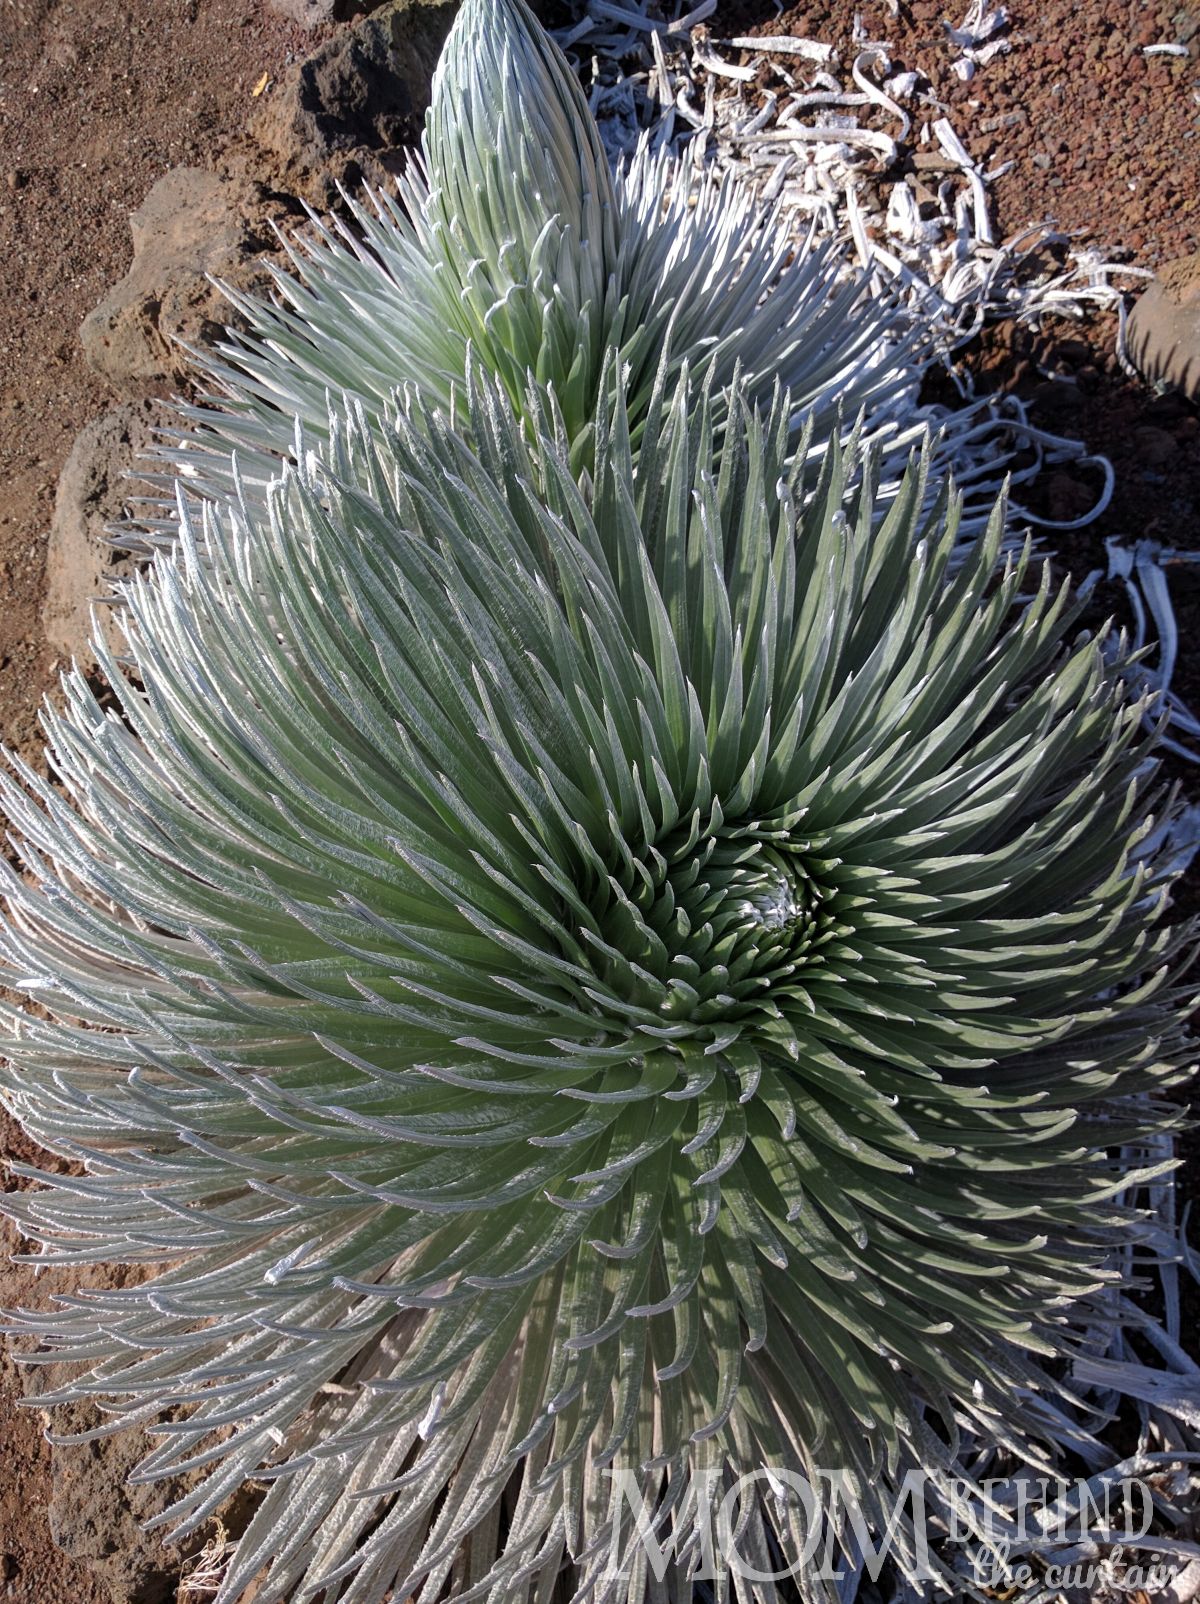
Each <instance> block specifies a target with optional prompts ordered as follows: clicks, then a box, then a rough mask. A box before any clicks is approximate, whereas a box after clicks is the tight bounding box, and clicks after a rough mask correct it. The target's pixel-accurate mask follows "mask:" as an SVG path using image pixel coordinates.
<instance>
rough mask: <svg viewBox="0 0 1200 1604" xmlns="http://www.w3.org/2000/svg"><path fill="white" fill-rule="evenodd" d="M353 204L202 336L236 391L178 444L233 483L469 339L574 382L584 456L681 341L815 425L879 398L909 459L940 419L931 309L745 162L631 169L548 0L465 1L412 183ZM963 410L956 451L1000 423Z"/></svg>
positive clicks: (639, 415)
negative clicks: (768, 195)
mask: <svg viewBox="0 0 1200 1604" xmlns="http://www.w3.org/2000/svg"><path fill="white" fill-rule="evenodd" d="M345 206H346V216H345V217H344V218H343V219H342V220H340V221H329V222H327V223H326V222H321V221H320V220H319V219H317V218H313V219H312V227H311V229H310V230H309V232H308V234H307V236H303V235H302V236H300V237H298V238H296V239H295V240H293V241H292V242H290V243H289V244H288V256H289V259H290V267H291V269H292V271H291V272H285V271H283V270H282V269H281V268H275V269H274V270H273V271H274V279H275V287H276V290H277V296H276V299H275V300H274V302H269V301H266V300H261V299H257V298H255V297H253V296H247V295H244V294H240V293H235V292H231V295H230V298H231V301H232V302H233V304H234V305H235V306H236V308H237V310H238V311H239V313H240V314H241V317H242V321H243V323H244V325H245V328H244V330H243V332H241V333H240V334H238V335H236V336H233V337H232V338H231V341H230V342H229V343H228V344H226V346H225V347H224V352H223V357H218V358H215V359H214V358H213V357H212V356H211V355H208V354H206V353H203V352H199V353H197V359H198V361H199V362H200V364H201V365H202V366H203V367H205V368H207V370H208V372H209V374H210V377H211V378H212V379H214V380H215V381H216V384H217V388H218V389H219V390H220V391H221V392H222V394H221V398H220V401H219V403H218V404H216V405H211V404H210V405H205V406H200V407H198V408H192V409H186V410H187V414H188V416H189V417H190V420H191V431H190V435H189V437H188V438H187V439H185V441H184V442H183V444H182V445H181V447H180V448H179V451H178V452H176V453H173V454H174V455H175V456H176V457H177V460H181V461H182V462H184V463H186V464H187V466H188V469H189V472H190V473H191V474H192V475H193V483H195V484H205V483H211V484H213V485H214V486H215V487H216V488H218V489H224V490H228V488H229V484H230V479H229V456H230V452H231V451H236V453H237V457H238V464H239V469H240V473H241V479H242V484H243V487H246V488H252V487H255V486H262V485H265V484H266V483H267V482H268V481H269V480H270V479H271V478H272V477H273V476H274V475H275V473H276V472H277V471H278V467H279V462H280V459H281V458H282V457H286V456H288V455H289V454H290V452H291V449H292V444H293V431H294V421H295V420H296V419H300V420H301V422H302V423H303V426H304V429H305V431H306V433H307V436H308V438H309V439H310V441H312V442H320V441H322V440H323V439H324V431H325V426H326V416H327V411H328V406H329V399H330V396H331V395H332V396H333V397H334V399H335V400H337V399H338V398H346V397H348V398H353V399H354V400H355V401H357V402H358V403H360V404H361V406H362V408H363V410H364V412H365V414H366V416H367V417H368V418H369V419H370V420H371V421H372V423H374V424H378V421H379V420H380V419H381V418H382V417H383V416H384V415H385V414H386V412H387V410H388V408H389V406H390V405H391V400H392V396H393V392H394V391H395V390H396V389H397V388H398V387H401V386H404V385H408V384H412V385H415V386H417V388H418V389H419V390H420V391H421V393H422V394H423V395H424V396H425V397H426V399H427V400H428V401H429V402H431V403H435V404H438V405H441V406H443V407H447V408H448V407H449V406H450V405H451V404H452V402H453V399H454V396H455V393H456V391H459V390H460V389H461V385H462V380H463V374H464V372H465V365H466V362H467V352H468V350H469V349H471V350H473V351H474V353H475V356H476V358H477V359H478V361H479V362H480V363H481V364H482V365H483V366H484V367H485V368H486V369H487V370H489V371H490V372H491V373H493V374H494V375H495V376H496V377H497V379H498V380H499V382H500V383H501V385H502V386H503V388H504V390H505V393H506V394H507V396H508V399H509V401H510V403H511V404H512V405H513V407H514V408H516V409H517V410H518V411H520V410H522V409H523V408H524V405H525V396H526V390H527V385H528V382H529V380H530V378H531V377H532V378H533V379H534V380H535V381H536V382H537V383H539V384H541V385H544V386H547V387H550V388H552V389H553V390H554V393H555V395H556V397H557V399H558V406H559V410H560V412H561V416H562V421H563V426H564V428H565V429H566V432H567V437H568V439H569V441H570V444H571V448H572V460H573V461H574V463H575V464H576V466H577V467H580V466H584V467H586V466H587V465H588V464H589V462H590V453H591V449H592V447H591V439H590V430H591V423H592V418H593V415H594V412H595V408H596V403H597V398H598V395H599V389H600V385H601V382H602V376H603V375H604V374H605V373H607V374H608V375H609V378H610V380H611V379H612V378H613V376H614V375H615V374H616V372H617V371H618V370H619V371H620V372H621V374H622V379H623V384H624V388H625V396H626V400H625V404H626V407H627V410H628V412H629V417H630V429H631V434H632V436H633V439H634V442H635V444H636V442H637V439H638V438H639V435H640V430H641V428H642V424H643V420H644V416H645V412H646V408H647V405H648V403H649V398H650V395H651V392H652V389H653V385H654V382H655V377H656V374H657V371H658V368H659V366H660V364H661V362H662V361H663V359H664V356H665V357H666V358H667V360H668V361H669V363H670V365H671V368H672V371H675V372H677V371H678V369H679V366H680V365H681V364H682V363H683V362H684V361H687V362H688V364H689V365H690V366H691V367H692V369H693V370H694V371H699V370H705V371H708V372H709V373H710V374H711V375H712V378H713V380H714V390H713V394H714V397H719V394H720V388H721V387H722V386H724V385H726V384H728V382H729V381H730V380H731V379H732V377H733V375H734V373H735V371H737V372H739V373H740V375H741V378H742V382H743V384H744V385H745V388H746V392H747V394H748V395H750V396H751V397H752V398H754V399H758V400H761V401H763V402H764V403H765V402H769V400H770V396H771V394H772V391H773V388H774V385H775V384H776V382H778V383H780V384H781V385H783V386H784V388H786V389H787V390H788V391H789V393H790V395H791V402H792V409H793V410H792V415H791V418H790V426H791V429H792V432H793V439H795V438H798V435H799V430H800V428H801V426H802V424H803V423H805V422H807V423H808V424H809V427H810V438H811V442H812V445H813V446H814V448H818V449H819V448H821V447H823V446H824V445H825V444H827V442H828V441H829V439H830V438H831V437H832V436H833V435H835V434H837V433H838V432H839V429H840V427H841V424H840V420H841V419H842V418H845V419H847V420H851V419H853V418H855V417H856V416H857V415H858V413H859V412H860V411H862V412H864V413H865V417H866V432H867V434H868V436H870V437H873V438H875V439H876V440H877V441H878V442H879V443H880V445H881V446H882V447H884V448H885V455H886V460H887V461H888V462H889V463H890V465H891V466H890V468H889V469H888V471H887V473H885V475H884V477H885V478H887V479H889V480H894V478H895V477H896V476H898V474H899V473H900V472H902V470H903V467H904V461H905V457H906V455H907V452H908V450H909V449H911V447H912V446H913V444H914V442H915V441H918V440H919V439H920V437H921V433H922V430H923V428H924V425H925V421H926V420H925V418H924V415H921V414H919V409H918V390H919V387H920V382H921V374H922V371H923V369H924V367H925V365H926V364H927V362H928V361H929V360H930V356H931V348H932V340H933V335H932V330H931V329H930V328H929V327H926V326H924V325H922V324H920V323H918V322H917V321H915V320H914V319H913V318H912V317H911V315H909V314H907V313H904V312H902V310H901V309H900V307H899V305H898V303H896V302H895V301H894V300H892V299H889V298H888V297H887V296H886V295H880V294H878V293H872V292H871V290H870V289H869V288H868V285H867V282H866V279H865V277H864V276H863V275H862V274H860V273H856V272H853V271H851V270H850V269H849V267H848V265H847V263H846V261H845V258H844V255H843V253H842V251H841V250H840V249H839V248H835V247H834V246H833V245H831V244H829V243H826V244H824V245H818V244H816V243H815V242H814V241H813V239H812V238H811V237H810V238H809V239H808V240H807V241H805V240H804V239H803V237H800V238H799V239H798V238H797V232H796V228H795V222H794V218H792V217H790V216H787V215H783V214H781V213H780V211H779V209H778V207H774V208H773V207H770V206H765V205H763V204H762V202H761V201H760V200H759V199H758V198H757V196H756V195H755V193H754V192H753V191H752V190H751V189H750V188H749V187H748V186H745V185H743V184H741V183H740V182H738V181H735V180H733V179H731V178H728V177H727V178H726V179H724V180H723V181H721V182H715V181H711V180H710V179H707V178H705V177H703V176H700V175H699V174H698V173H697V172H696V170H695V169H693V168H692V167H691V165H690V164H688V165H687V166H685V167H681V166H679V165H677V163H676V162H675V160H674V158H673V157H672V156H671V155H670V154H669V153H668V152H666V151H663V152H660V153H658V154H652V153H651V152H650V151H649V149H648V148H646V147H643V148H642V149H640V150H639V151H638V153H637V154H636V156H635V157H634V159H633V160H632V161H631V162H630V163H629V165H628V166H627V167H623V168H622V169H620V170H619V171H617V172H616V173H615V174H614V173H613V172H612V171H610V167H609V163H608V158H607V156H606V154H605V151H604V147H603V145H602V143H601V140H600V135H599V132H598V130H597V127H596V123H595V121H594V119H593V117H592V115H591V112H590V111H589V109H588V106H587V103H586V101H585V100H584V98H583V95H582V93H581V91H580V88H579V85H578V83H577V81H576V78H575V75H574V73H573V72H572V70H571V67H570V66H569V64H568V63H567V61H566V59H565V58H564V56H563V54H562V52H561V51H560V50H559V48H558V46H557V45H556V44H555V43H554V42H553V40H552V39H550V37H549V36H548V35H547V34H546V33H545V31H544V30H543V29H542V27H541V25H540V24H539V23H538V21H537V20H536V18H535V17H534V16H533V14H532V12H530V10H529V9H528V7H527V6H526V4H525V0H465V3H464V4H463V6H462V9H461V11H460V12H459V14H458V17H457V18H456V20H455V23H454V26H453V28H452V30H451V33H450V36H449V39H448V40H447V43H446V46H445V49H444V52H443V55H442V58H441V61H440V63H439V66H438V69H437V72H436V75H435V78H434V82H433V89H432V104H431V107H430V111H429V114H428V117H427V122H426V128H425V133H424V138H423V143H422V150H421V152H420V154H419V155H418V156H417V157H416V158H414V159H413V161H412V162H411V164H410V165H409V167H408V170H407V172H406V174H405V175H404V177H403V178H402V179H401V180H400V182H399V187H398V194H397V195H395V196H392V195H387V194H380V195H376V196H373V197H371V199H370V203H369V204H368V203H363V202H361V201H356V200H353V199H351V198H349V197H347V198H346V201H345ZM610 348H611V349H614V350H616V351H617V352H618V353H619V360H618V363H617V365H616V366H615V367H614V366H613V365H611V364H607V356H606V353H607V352H608V351H609V349H610ZM942 422H943V425H944V427H945V428H946V429H947V431H948V435H949V436H950V440H949V442H948V443H947V444H945V445H944V446H943V447H941V448H940V449H941V450H942V451H943V456H944V455H945V454H946V453H949V452H950V451H951V450H952V449H953V443H954V440H955V439H957V437H958V435H959V434H961V433H962V432H963V431H964V430H965V429H967V428H974V429H976V430H977V429H978V426H979V413H978V409H977V408H971V407H968V408H966V409H964V410H963V412H962V413H960V414H957V415H952V414H949V413H946V414H945V415H944V417H943V419H942ZM992 482H993V483H994V480H993V481H992Z"/></svg>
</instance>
